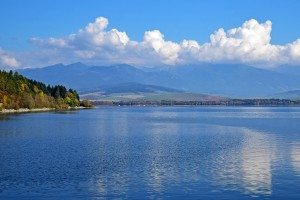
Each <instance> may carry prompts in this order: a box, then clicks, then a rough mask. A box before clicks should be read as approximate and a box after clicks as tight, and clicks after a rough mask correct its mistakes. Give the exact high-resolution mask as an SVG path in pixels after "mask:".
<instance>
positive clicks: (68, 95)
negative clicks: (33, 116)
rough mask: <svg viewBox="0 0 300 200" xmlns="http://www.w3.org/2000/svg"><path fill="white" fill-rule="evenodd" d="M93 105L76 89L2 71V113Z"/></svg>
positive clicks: (0, 85)
mask: <svg viewBox="0 0 300 200" xmlns="http://www.w3.org/2000/svg"><path fill="white" fill-rule="evenodd" d="M86 107H92V105H91V103H90V102H89V101H87V100H84V101H80V98H79V95H78V93H77V92H76V90H73V89H67V88H66V87H65V86H62V85H55V86H50V85H46V84H44V83H42V82H38V81H35V80H32V79H28V78H26V77H24V76H22V75H20V74H19V73H18V72H13V71H9V72H6V71H0V113H14V112H30V111H48V110H67V109H76V108H86Z"/></svg>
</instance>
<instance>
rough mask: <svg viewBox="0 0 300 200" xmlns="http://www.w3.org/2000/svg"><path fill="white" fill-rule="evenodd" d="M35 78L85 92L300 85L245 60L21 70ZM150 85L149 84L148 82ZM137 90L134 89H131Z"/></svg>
mask: <svg viewBox="0 0 300 200" xmlns="http://www.w3.org/2000/svg"><path fill="white" fill-rule="evenodd" d="M18 71H19V72H20V73H21V74H23V75H25V76H28V77H30V78H32V79H36V80H40V81H43V82H46V83H49V84H57V83H62V84H64V85H66V86H67V87H73V88H75V89H77V90H78V91H79V92H80V93H81V94H83V93H86V92H90V91H97V90H98V91H101V88H103V87H106V88H108V87H113V86H116V85H119V87H121V85H122V84H125V85H126V84H128V83H138V84H141V86H142V85H144V86H145V85H155V86H161V87H166V88H172V89H177V90H180V91H186V92H192V93H205V94H214V95H221V96H230V97H247V98H249V97H264V96H269V95H273V94H276V93H281V92H285V91H290V90H297V89H300V76H299V75H292V74H284V73H282V72H277V71H271V70H265V69H258V68H254V67H251V66H247V65H241V64H235V65H234V64H201V65H185V66H177V67H172V68H168V69H165V68H163V69H152V70H143V69H140V68H136V67H133V66H130V65H126V64H120V65H113V66H87V65H84V64H82V63H74V64H71V65H63V64H57V65H53V66H49V67H45V68H38V69H22V70H18ZM145 87H146V86H145ZM131 92H134V91H131Z"/></svg>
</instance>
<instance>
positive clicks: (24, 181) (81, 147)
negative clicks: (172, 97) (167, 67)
mask: <svg viewBox="0 0 300 200" xmlns="http://www.w3.org/2000/svg"><path fill="white" fill-rule="evenodd" d="M115 198H119V199H126V198H127V199H250V198H254V199H300V108H290V107H285V108H281V107H273V108H272V107H268V108H256V107H249V108H248V107H236V108H232V107H103V108H96V109H92V110H80V111H73V112H61V113H55V112H52V113H51V112H49V113H34V114H19V115H6V116H0V199H115Z"/></svg>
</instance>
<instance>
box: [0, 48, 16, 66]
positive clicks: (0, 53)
mask: <svg viewBox="0 0 300 200" xmlns="http://www.w3.org/2000/svg"><path fill="white" fill-rule="evenodd" d="M18 66H20V62H19V61H18V60H17V59H16V58H14V57H13V56H12V55H11V54H9V53H7V52H6V51H4V50H2V49H1V48H0V67H1V68H8V67H18Z"/></svg>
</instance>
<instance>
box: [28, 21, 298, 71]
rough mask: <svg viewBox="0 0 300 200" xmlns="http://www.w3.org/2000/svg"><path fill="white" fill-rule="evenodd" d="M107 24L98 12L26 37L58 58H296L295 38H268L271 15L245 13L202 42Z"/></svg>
mask: <svg viewBox="0 0 300 200" xmlns="http://www.w3.org/2000/svg"><path fill="white" fill-rule="evenodd" d="M107 26H108V19H106V18H104V17H98V18H96V19H95V21H94V22H91V23H89V24H88V25H87V26H86V27H84V28H82V29H80V30H78V31H77V32H76V33H74V34H70V35H68V36H66V37H62V38H48V39H41V38H37V37H35V38H31V42H32V43H34V44H35V45H37V46H38V47H40V48H41V51H40V52H43V51H46V52H49V51H51V55H52V56H54V57H55V54H56V55H57V56H56V58H54V59H53V60H55V61H57V60H60V61H61V62H73V61H83V62H89V63H94V64H103V63H106V64H113V63H128V64H134V65H144V66H146V65H166V64H167V65H178V64H186V63H200V62H201V63H202V62H210V63H245V64H249V65H257V66H265V67H270V66H277V65H281V64H300V39H298V40H296V41H294V42H292V43H289V44H285V45H275V44H272V43H271V31H272V23H271V21H266V22H264V23H259V22H258V21H256V20H255V19H251V20H248V21H245V22H244V23H243V24H242V25H241V26H240V27H237V28H232V29H229V30H224V29H223V28H220V29H218V30H217V31H215V32H214V33H213V34H211V36H210V41H209V42H206V43H203V44H200V43H199V42H197V41H195V40H192V39H184V40H183V41H182V42H179V43H177V42H173V41H168V40H166V39H165V37H164V35H163V34H162V33H161V32H160V31H159V30H151V31H146V32H145V33H144V37H143V40H142V41H134V40H131V39H130V38H129V36H128V35H127V34H126V32H123V31H119V30H117V29H111V30H107ZM47 55H49V54H48V53H46V54H45V56H47ZM39 56H42V53H39ZM49 59H50V58H49ZM40 60H41V59H40ZM42 60H45V59H42Z"/></svg>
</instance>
